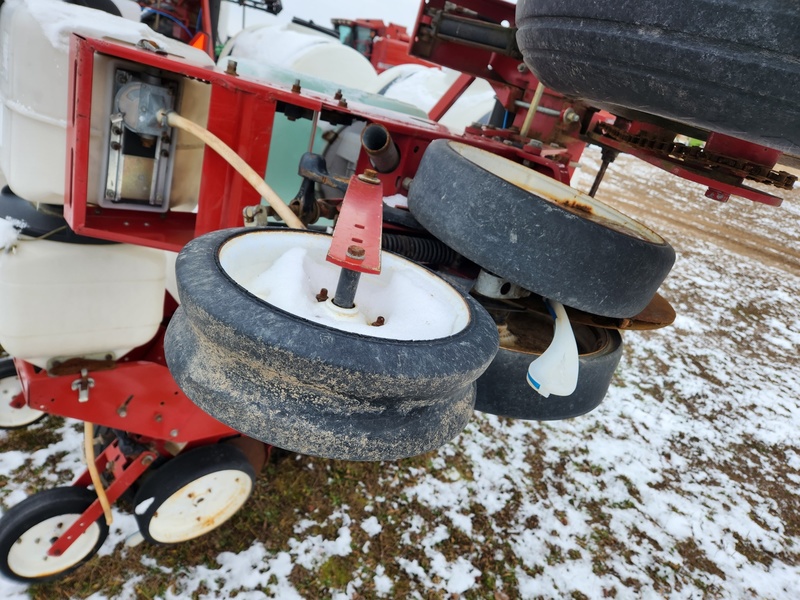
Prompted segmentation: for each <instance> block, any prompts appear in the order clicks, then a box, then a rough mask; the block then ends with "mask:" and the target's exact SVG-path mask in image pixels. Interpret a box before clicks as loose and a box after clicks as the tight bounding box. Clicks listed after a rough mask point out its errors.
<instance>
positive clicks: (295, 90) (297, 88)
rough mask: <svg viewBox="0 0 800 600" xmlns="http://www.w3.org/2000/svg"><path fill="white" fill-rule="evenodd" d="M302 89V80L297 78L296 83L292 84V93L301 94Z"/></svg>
mask: <svg viewBox="0 0 800 600" xmlns="http://www.w3.org/2000/svg"><path fill="white" fill-rule="evenodd" d="M301 89H302V88H301V87H300V80H299V79H295V80H294V83H293V84H292V93H293V94H299V93H300V90H301Z"/></svg>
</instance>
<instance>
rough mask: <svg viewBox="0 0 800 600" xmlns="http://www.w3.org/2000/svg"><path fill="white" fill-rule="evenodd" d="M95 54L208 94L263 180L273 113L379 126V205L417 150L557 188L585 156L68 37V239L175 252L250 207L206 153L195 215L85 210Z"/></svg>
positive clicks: (218, 120) (245, 194) (578, 148)
mask: <svg viewBox="0 0 800 600" xmlns="http://www.w3.org/2000/svg"><path fill="white" fill-rule="evenodd" d="M95 53H101V54H104V55H107V56H111V57H116V58H120V59H123V60H128V61H131V62H134V63H139V64H142V65H147V66H150V67H154V68H157V69H161V70H163V71H165V72H168V73H171V74H177V75H182V76H186V77H190V78H193V79H196V80H200V81H202V82H204V83H206V84H208V85H210V86H211V100H210V105H209V115H210V116H209V122H208V129H209V130H210V131H211V132H212V133H214V134H215V135H217V136H218V137H219V138H220V139H222V140H223V141H225V142H226V143H227V144H228V145H229V146H231V147H232V148H233V149H234V150H236V151H237V152H240V153H241V156H242V157H243V158H244V159H245V160H246V161H247V162H248V163H249V164H250V165H251V166H252V167H253V168H254V169H255V170H256V171H259V172H261V173H264V172H265V170H266V159H267V156H268V154H269V147H270V143H271V136H272V124H273V121H274V118H275V114H276V111H277V110H278V109H279V107H280V108H282V109H285V108H286V107H291V108H292V110H293V111H295V112H298V113H300V114H304V115H308V116H310V115H313V114H314V113H317V114H322V115H324V116H325V117H326V118H328V119H333V120H335V119H336V118H337V117H338V118H344V119H350V118H356V119H361V120H364V121H367V122H372V123H378V124H381V125H383V126H384V127H385V128H386V129H387V130H388V131H389V133H390V135H391V137H392V139H393V140H394V142H395V144H396V145H397V149H398V152H399V154H400V163H399V165H398V167H397V168H396V169H395V170H394V171H392V172H391V173H384V174H380V175H378V177H379V179H380V180H381V182H382V186H383V194H384V196H391V195H394V194H397V193H403V192H404V189H403V180H404V179H405V178H406V177H412V176H413V175H414V173H415V172H416V170H417V167H418V166H419V162H420V160H421V159H422V155H423V153H424V151H425V149H426V148H427V146H428V144H429V143H430V142H431V141H433V140H434V139H439V138H447V139H457V140H460V141H463V142H466V143H469V144H471V145H474V146H478V147H481V148H484V149H486V150H488V151H490V152H493V153H494V154H498V155H500V156H504V157H506V158H509V159H511V160H515V161H517V162H524V161H527V162H528V163H530V164H531V165H532V166H533V167H534V168H536V169H538V170H541V171H543V172H544V173H547V174H553V173H555V174H558V175H559V176H558V178H559V179H560V180H562V181H564V180H567V181H568V179H569V173H570V172H571V170H572V168H573V165H574V163H575V161H577V160H578V158H579V157H580V153H581V152H582V150H583V148H584V146H585V144H584V143H583V142H581V141H578V140H575V139H572V140H571V142H572V143H571V145H570V146H569V147H568V148H565V147H562V148H559V149H557V150H554V151H552V152H550V150H553V149H551V148H548V149H545V150H543V149H542V148H536V147H532V146H530V145H527V146H523V145H522V144H515V143H505V142H507V141H508V140H506V141H505V142H504V141H503V140H502V139H500V138H499V136H492V137H489V136H487V135H468V136H458V135H455V134H453V133H452V132H450V131H449V130H448V129H447V128H445V127H443V126H441V125H438V124H436V123H431V122H426V121H421V120H419V119H415V118H413V117H407V116H405V115H401V114H399V113H393V112H389V111H385V110H380V109H375V108H372V107H370V106H366V105H362V104H358V103H356V102H349V103H348V102H347V101H346V99H339V100H337V99H334V98H332V97H330V96H325V95H322V94H317V93H315V92H309V91H306V90H302V91H293V90H292V89H290V88H287V87H284V86H281V85H278V84H272V83H265V82H261V81H256V80H253V79H250V78H247V77H240V76H237V75H231V74H228V73H223V72H221V71H217V70H211V69H207V68H203V67H198V66H196V65H192V64H190V63H188V62H187V61H185V60H183V59H180V58H177V57H172V56H161V55H158V54H155V53H153V52H148V51H145V50H141V49H138V48H133V47H130V46H123V45H120V44H117V43H114V42H110V41H105V40H97V39H85V38H81V37H79V36H77V35H73V37H72V39H71V47H70V59H71V63H72V72H73V77H72V78H71V81H70V99H71V104H70V111H69V118H68V124H67V138H68V154H67V155H68V156H69V159H70V163H69V164H70V168H69V169H68V173H67V185H66V190H67V193H66V197H65V205H64V216H65V217H66V219H67V221H68V222H69V224H70V226H71V227H72V228H73V229H74V230H75V231H76V232H78V233H81V234H83V235H89V236H93V237H97V238H101V239H107V240H113V241H119V242H127V243H133V244H139V245H143V246H150V247H154V248H161V249H164V250H172V251H179V250H180V249H181V248H182V247H183V246H184V245H185V244H186V243H187V242H188V241H189V240H190V239H192V238H194V237H196V236H198V235H201V234H203V233H206V232H209V231H213V230H216V229H221V228H226V227H236V226H241V225H243V219H242V209H243V208H244V207H246V206H250V205H254V204H258V202H259V197H258V193H257V192H255V191H254V190H252V188H251V187H250V186H249V185H247V184H246V183H245V182H244V180H243V179H242V178H241V176H240V175H239V174H238V173H237V172H235V171H234V170H233V168H232V167H230V166H229V165H228V164H227V163H226V162H225V161H223V160H222V159H221V158H220V157H219V156H217V155H216V153H214V152H213V151H211V150H208V149H206V151H205V158H204V162H203V171H202V183H201V187H200V195H199V203H198V211H197V214H196V215H195V214H192V213H185V212H176V211H168V212H167V213H165V214H163V215H162V214H159V215H157V216H154V215H153V213H143V212H139V211H134V210H119V209H103V208H100V207H98V206H95V205H92V204H89V203H88V161H89V139H90V136H89V133H90V129H91V125H92V123H91V106H92V101H93V98H92V77H93V71H94V54H95ZM343 100H344V101H343ZM494 137H497V138H498V139H493V138H494ZM369 168H371V165H370V163H369V159H368V157H367V156H366V154H365V153H362V155H361V157H360V158H359V161H358V163H357V165H356V172H358V173H363V172H364V171H365V170H366V169H369Z"/></svg>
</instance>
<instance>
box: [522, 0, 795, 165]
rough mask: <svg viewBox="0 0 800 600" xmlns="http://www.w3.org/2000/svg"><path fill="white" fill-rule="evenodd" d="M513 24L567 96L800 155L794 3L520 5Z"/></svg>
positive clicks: (558, 1)
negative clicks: (625, 109) (657, 117)
mask: <svg viewBox="0 0 800 600" xmlns="http://www.w3.org/2000/svg"><path fill="white" fill-rule="evenodd" d="M516 24H517V26H518V32H517V42H518V44H519V47H520V50H521V51H522V54H523V56H524V58H525V62H526V63H527V64H528V66H529V67H530V68H531V70H532V71H533V72H534V73H535V74H536V75H537V76H538V77H539V78H540V79H541V81H542V82H544V83H545V84H546V85H547V86H548V87H551V88H552V89H554V90H556V91H558V92H561V93H562V94H565V95H566V96H569V97H573V98H581V99H585V100H587V101H588V102H589V103H590V104H593V105H595V106H598V107H600V108H605V109H607V110H610V111H611V112H615V109H616V108H617V107H624V108H629V109H634V110H637V111H641V112H643V113H651V114H654V115H657V116H660V117H664V118H667V119H674V120H676V121H681V122H684V123H686V124H689V125H692V126H695V127H700V128H702V129H706V130H711V131H717V132H721V133H724V134H727V135H730V136H733V137H737V138H741V139H744V140H748V141H751V142H754V143H757V144H761V145H764V146H769V147H771V148H775V149H777V150H781V151H782V152H785V153H787V154H793V155H800V103H798V102H797V98H800V44H798V33H797V32H798V31H800V3H798V2H796V0H674V1H672V2H660V3H659V2H643V1H641V0H616V1H614V2H608V1H605V0H603V1H600V0H520V2H519V3H518V4H517V12H516Z"/></svg>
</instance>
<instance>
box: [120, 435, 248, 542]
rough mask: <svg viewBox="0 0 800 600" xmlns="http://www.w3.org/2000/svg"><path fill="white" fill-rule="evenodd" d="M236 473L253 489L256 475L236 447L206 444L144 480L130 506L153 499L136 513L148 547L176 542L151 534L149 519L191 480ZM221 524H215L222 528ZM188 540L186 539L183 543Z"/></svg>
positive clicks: (175, 459)
mask: <svg viewBox="0 0 800 600" xmlns="http://www.w3.org/2000/svg"><path fill="white" fill-rule="evenodd" d="M228 469H230V470H238V471H241V472H242V473H244V474H245V475H247V476H248V477H249V478H250V479H251V481H252V482H253V487H255V481H256V472H255V469H253V465H252V464H251V463H250V461H249V460H248V459H247V457H246V456H245V454H244V452H242V451H241V450H240V449H239V448H237V447H235V446H232V445H230V444H209V445H207V446H200V447H198V448H193V449H192V450H188V451H187V452H185V453H183V454H179V455H178V456H176V457H175V458H172V459H170V460H168V461H167V462H166V463H164V464H163V465H162V466H160V467H159V468H158V469H156V470H155V471H153V472H152V473H151V474H150V476H149V477H148V478H147V479H145V480H144V481H143V483H142V484H141V486H139V489H138V490H137V491H136V495H135V496H134V499H133V505H134V506H139V504H141V503H142V502H144V501H145V500H148V499H150V498H154V500H153V502H151V503H150V505H149V506H148V507H147V509H146V510H144V511H142V513H141V514H139V513H138V512H137V513H135V516H136V522H137V523H138V525H139V531H140V532H141V534H142V536H144V539H146V540H147V541H148V542H150V543H151V544H158V545H161V546H171V545H173V544H175V543H180V542H174V543H166V542H161V541H158V540H156V539H154V538H153V536H151V535H150V527H149V525H150V520H151V519H152V518H153V515H154V514H155V513H156V511H157V510H158V509H159V507H160V506H161V505H162V504H163V503H164V502H166V501H167V500H168V499H169V498H170V497H171V496H172V495H173V494H175V493H176V492H178V491H179V490H181V489H182V488H183V487H184V486H186V485H188V484H190V483H191V482H192V481H194V480H196V479H199V478H200V477H204V476H206V475H210V474H211V473H216V472H217V471H225V470H228ZM222 524H223V523H222V522H220V523H219V524H218V525H222ZM183 541H187V540H183Z"/></svg>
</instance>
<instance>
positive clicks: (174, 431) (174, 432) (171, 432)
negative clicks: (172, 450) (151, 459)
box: [169, 429, 178, 437]
mask: <svg viewBox="0 0 800 600" xmlns="http://www.w3.org/2000/svg"><path fill="white" fill-rule="evenodd" d="M169 435H170V437H178V430H177V429H173V430H172V431H170V432H169Z"/></svg>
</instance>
